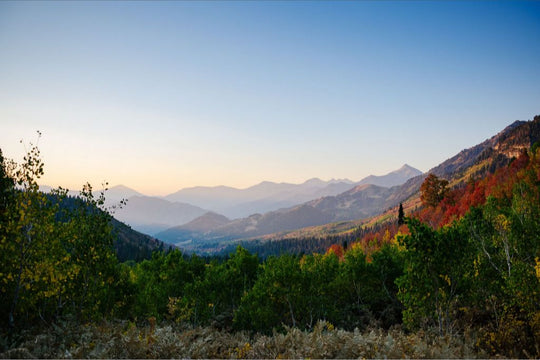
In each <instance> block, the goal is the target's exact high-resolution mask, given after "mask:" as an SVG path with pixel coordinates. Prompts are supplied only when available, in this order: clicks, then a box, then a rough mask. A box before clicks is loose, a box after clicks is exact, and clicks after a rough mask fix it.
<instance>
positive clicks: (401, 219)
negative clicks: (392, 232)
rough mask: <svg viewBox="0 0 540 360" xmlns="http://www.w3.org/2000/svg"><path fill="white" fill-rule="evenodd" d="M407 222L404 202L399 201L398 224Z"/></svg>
mask: <svg viewBox="0 0 540 360" xmlns="http://www.w3.org/2000/svg"><path fill="white" fill-rule="evenodd" d="M403 224H405V212H404V211H403V203H399V211H398V225H403Z"/></svg>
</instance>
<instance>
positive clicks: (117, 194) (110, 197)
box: [100, 185, 144, 202]
mask: <svg viewBox="0 0 540 360" xmlns="http://www.w3.org/2000/svg"><path fill="white" fill-rule="evenodd" d="M100 191H102V190H100ZM133 196H144V195H143V194H141V193H140V192H138V191H136V190H133V189H131V188H129V187H127V186H124V185H116V186H113V187H111V188H109V189H108V190H107V191H106V192H105V199H106V200H107V202H119V201H120V200H122V199H129V198H130V197H133Z"/></svg>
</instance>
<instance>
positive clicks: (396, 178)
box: [358, 164, 422, 187]
mask: <svg viewBox="0 0 540 360" xmlns="http://www.w3.org/2000/svg"><path fill="white" fill-rule="evenodd" d="M418 175H422V172H421V171H420V170H418V169H415V168H413V167H412V166H410V165H407V164H405V165H403V166H402V167H401V168H399V169H398V170H395V171H392V172H391V173H388V174H386V175H382V176H376V175H370V176H368V177H366V178H365V179H362V180H361V181H359V182H358V185H364V184H372V185H378V186H384V187H392V186H397V185H401V184H403V183H405V182H406V181H407V180H409V179H410V178H413V177H415V176H418Z"/></svg>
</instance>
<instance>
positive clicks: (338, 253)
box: [326, 244, 345, 260]
mask: <svg viewBox="0 0 540 360" xmlns="http://www.w3.org/2000/svg"><path fill="white" fill-rule="evenodd" d="M330 253H334V254H336V256H337V257H338V258H339V260H343V255H344V253H345V251H344V250H343V246H341V245H338V244H334V245H332V246H330V247H329V248H328V250H327V251H326V254H330Z"/></svg>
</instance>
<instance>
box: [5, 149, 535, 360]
mask: <svg viewBox="0 0 540 360" xmlns="http://www.w3.org/2000/svg"><path fill="white" fill-rule="evenodd" d="M43 171H44V164H43V162H42V160H41V157H40V152H39V149H38V148H37V146H31V148H30V151H28V153H27V155H26V157H25V158H24V161H23V162H22V163H20V164H17V163H15V162H14V161H12V160H9V159H5V158H3V157H2V155H1V152H0V257H1V265H2V266H1V269H0V271H1V273H0V302H1V306H0V324H1V330H0V331H1V342H0V353H1V355H2V357H7V358H12V357H39V358H47V357H51V358H71V357H110V358H122V357H124V358H125V357H130V358H147V357H152V358H159V357H161V358H164V357H169V358H170V357H201V358H218V357H220V358H278V357H285V358H298V357H319V358H330V357H344V358H351V357H385V356H386V357H417V358H420V357H427V358H435V357H442V358H449V357H494V356H502V357H519V358H524V357H527V358H538V357H540V347H539V346H540V345H539V344H540V150H539V147H538V146H537V145H535V146H533V147H532V148H531V149H530V150H529V151H526V152H523V153H522V154H521V155H520V156H519V157H518V158H516V159H514V160H513V161H512V162H511V163H510V164H509V165H507V166H504V167H502V168H499V169H498V170H496V171H494V172H492V173H490V174H488V175H486V176H485V177H483V178H481V179H470V181H469V182H468V183H467V184H466V185H465V186H460V187H456V188H452V187H450V186H449V184H448V181H446V180H444V179H439V178H438V177H437V176H435V175H429V176H428V177H427V178H426V180H425V182H424V183H423V185H422V187H421V201H422V206H421V207H420V208H419V209H417V210H415V211H413V212H410V213H409V214H400V216H399V220H396V221H394V222H392V223H387V224H385V225H384V226H379V227H377V228H376V229H375V228H374V229H371V230H370V231H362V232H357V233H355V235H354V236H352V237H348V238H346V239H341V238H339V239H334V241H333V243H331V242H323V241H321V242H320V243H316V242H313V241H312V243H314V245H313V250H312V251H313V252H310V251H307V252H300V251H298V252H295V253H292V252H286V253H284V252H280V251H279V250H273V252H272V253H273V254H274V255H272V253H268V254H262V255H263V256H261V254H259V253H258V251H257V246H256V245H253V246H252V247H251V248H250V247H249V246H246V247H242V246H238V247H237V248H236V249H235V251H234V252H233V253H232V254H230V255H228V256H221V257H215V258H207V257H200V256H197V255H187V254H183V253H182V252H181V251H179V250H177V249H176V250H168V249H159V248H157V249H156V251H154V252H153V253H152V255H151V257H150V258H148V259H145V260H142V261H138V262H136V261H133V260H130V261H120V260H119V258H118V255H117V254H116V253H115V250H114V241H115V240H114V239H115V228H114V227H113V218H112V215H111V209H106V208H105V207H104V203H105V194H104V193H100V194H98V195H96V194H94V192H93V189H92V186H91V185H90V184H86V185H85V186H84V187H83V189H82V191H81V193H80V197H79V199H78V200H76V201H74V200H73V199H68V197H67V191H66V190H64V189H61V188H60V189H57V190H55V191H54V192H53V194H52V196H50V195H45V194H43V193H42V192H40V191H39V186H38V183H37V180H38V179H39V178H40V176H42V175H43ZM64 202H65V203H64ZM63 203H64V205H62V204H63ZM68 203H69V206H67V205H65V204H68ZM112 210H114V209H112ZM291 241H294V240H291ZM244 245H246V244H244ZM323 249H324V251H322V252H321V251H320V250H323ZM142 258H144V257H141V258H140V259H142ZM140 259H139V260H140ZM124 260H125V259H124Z"/></svg>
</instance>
